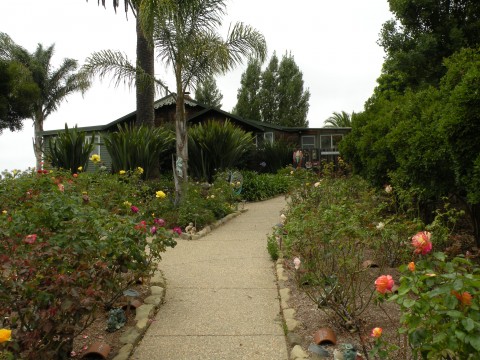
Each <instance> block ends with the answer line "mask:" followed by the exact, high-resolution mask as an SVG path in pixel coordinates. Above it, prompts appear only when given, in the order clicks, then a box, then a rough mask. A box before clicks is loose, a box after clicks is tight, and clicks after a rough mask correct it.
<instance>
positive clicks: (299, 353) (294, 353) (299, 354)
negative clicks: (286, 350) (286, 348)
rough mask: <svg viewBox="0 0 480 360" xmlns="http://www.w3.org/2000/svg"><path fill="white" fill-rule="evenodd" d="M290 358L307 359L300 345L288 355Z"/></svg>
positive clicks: (294, 359)
mask: <svg viewBox="0 0 480 360" xmlns="http://www.w3.org/2000/svg"><path fill="white" fill-rule="evenodd" d="M290 357H291V358H292V359H293V360H296V359H308V354H307V353H306V352H305V351H303V349H302V347H301V346H300V345H295V346H294V347H293V349H292V352H291V353H290Z"/></svg>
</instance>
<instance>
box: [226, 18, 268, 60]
mask: <svg viewBox="0 0 480 360" xmlns="http://www.w3.org/2000/svg"><path fill="white" fill-rule="evenodd" d="M226 44H227V47H228V49H229V52H230V59H231V60H230V64H229V67H230V68H232V67H234V66H235V65H237V64H241V63H242V61H243V59H244V58H245V57H248V56H253V57H256V58H258V59H259V60H260V61H261V62H264V61H265V58H266V56H267V43H266V41H265V37H264V36H263V35H262V34H261V33H260V32H258V31H257V30H256V29H254V28H252V27H251V26H249V25H245V24H243V23H236V24H234V26H233V27H232V28H231V29H230V30H229V34H228V36H227V41H226Z"/></svg>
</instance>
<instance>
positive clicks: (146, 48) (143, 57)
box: [136, 14, 155, 127]
mask: <svg viewBox="0 0 480 360" xmlns="http://www.w3.org/2000/svg"><path fill="white" fill-rule="evenodd" d="M139 18H140V14H137V18H136V26H137V66H139V67H141V68H142V69H143V71H145V72H146V73H147V74H149V75H151V76H152V78H153V77H154V75H155V70H154V54H155V51H154V48H153V46H152V45H150V44H149V42H148V41H147V39H146V38H145V36H144V34H143V31H142V28H141V26H140V20H139ZM136 96H137V119H136V123H137V125H147V126H151V127H153V126H155V113H154V108H153V102H154V97H155V85H154V84H153V82H152V84H151V85H143V84H140V82H139V81H138V80H137V85H136Z"/></svg>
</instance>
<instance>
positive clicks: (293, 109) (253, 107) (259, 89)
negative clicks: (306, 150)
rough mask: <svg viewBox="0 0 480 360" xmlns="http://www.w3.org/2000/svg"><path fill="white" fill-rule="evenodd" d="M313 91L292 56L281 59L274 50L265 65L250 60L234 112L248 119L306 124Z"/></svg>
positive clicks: (282, 123) (285, 123)
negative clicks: (304, 85)
mask: <svg viewBox="0 0 480 360" xmlns="http://www.w3.org/2000/svg"><path fill="white" fill-rule="evenodd" d="M309 99H310V92H309V91H308V89H307V90H304V89H303V74H302V72H301V71H300V69H299V68H298V66H297V64H296V63H295V60H294V59H293V56H292V55H291V54H285V55H283V57H282V60H281V61H280V64H279V62H278V57H277V55H276V54H275V53H273V55H272V58H271V59H270V62H269V63H268V66H267V67H266V69H265V70H264V71H263V72H262V71H261V68H260V63H259V62H258V61H255V60H250V62H249V64H248V67H247V70H245V72H244V73H243V74H242V79H241V87H240V89H238V95H237V105H236V106H235V108H234V110H233V111H234V114H236V115H238V116H241V117H244V118H246V119H252V120H260V121H263V122H266V123H270V124H274V125H282V126H290V127H307V126H308V121H307V113H308V108H309V103H308V101H309Z"/></svg>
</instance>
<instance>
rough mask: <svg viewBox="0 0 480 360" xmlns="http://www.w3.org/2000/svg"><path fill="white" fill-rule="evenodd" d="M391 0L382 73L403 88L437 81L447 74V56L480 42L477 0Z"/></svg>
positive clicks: (383, 35) (382, 41) (382, 37)
mask: <svg viewBox="0 0 480 360" xmlns="http://www.w3.org/2000/svg"><path fill="white" fill-rule="evenodd" d="M388 2H389V4H390V11H392V13H393V14H394V15H395V20H390V21H387V22H386V23H385V24H384V25H383V28H382V31H381V35H380V40H379V44H380V45H381V46H382V47H383V48H384V50H385V52H386V60H385V63H384V65H383V71H382V77H383V78H385V79H383V80H384V81H383V82H384V83H385V82H387V83H390V84H395V86H397V87H398V89H399V90H400V91H403V90H405V89H406V88H407V87H409V88H413V89H418V88H421V87H424V86H428V85H438V84H439V81H440V78H441V77H442V76H443V75H444V74H445V68H444V67H443V65H442V62H443V59H444V58H447V57H449V56H450V55H452V54H453V53H454V52H456V51H458V50H460V49H461V48H463V47H476V46H478V44H480V16H479V14H480V3H479V2H478V1H476V0H458V1H450V0H442V1H425V0H389V1H388ZM384 85H385V84H384Z"/></svg>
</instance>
